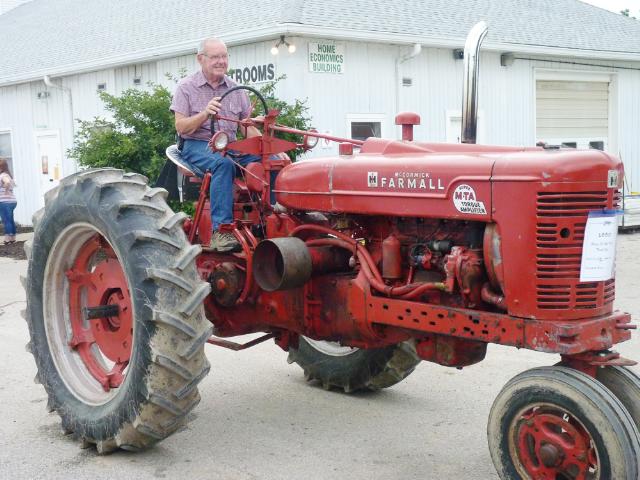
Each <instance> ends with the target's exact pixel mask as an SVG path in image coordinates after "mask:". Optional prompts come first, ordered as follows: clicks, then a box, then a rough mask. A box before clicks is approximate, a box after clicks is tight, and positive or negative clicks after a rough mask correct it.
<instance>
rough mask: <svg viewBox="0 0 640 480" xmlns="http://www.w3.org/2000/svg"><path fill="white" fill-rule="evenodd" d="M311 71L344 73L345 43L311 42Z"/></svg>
mask: <svg viewBox="0 0 640 480" xmlns="http://www.w3.org/2000/svg"><path fill="white" fill-rule="evenodd" d="M309 71H310V72H311V73H344V45H340V44H334V43H309Z"/></svg>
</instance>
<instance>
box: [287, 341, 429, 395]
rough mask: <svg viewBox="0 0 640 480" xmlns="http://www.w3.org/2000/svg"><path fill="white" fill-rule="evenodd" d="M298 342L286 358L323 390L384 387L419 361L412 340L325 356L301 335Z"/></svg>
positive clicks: (406, 372)
mask: <svg viewBox="0 0 640 480" xmlns="http://www.w3.org/2000/svg"><path fill="white" fill-rule="evenodd" d="M299 342H300V344H299V348H293V347H290V348H289V357H288V360H287V361H288V362H289V363H297V364H298V365H299V366H300V367H301V368H302V370H303V371H304V377H305V380H307V381H308V382H311V381H313V380H317V381H319V382H320V384H321V385H322V387H323V388H324V389H325V390H330V389H332V388H334V387H335V388H338V389H342V390H343V391H344V392H345V393H352V392H357V391H362V390H369V391H376V390H381V389H383V388H388V387H391V386H393V385H395V384H396V383H398V382H401V381H402V380H404V379H405V378H406V377H407V376H408V375H409V374H411V373H412V372H413V371H414V370H415V368H416V366H417V365H418V364H419V363H420V361H421V360H420V357H418V354H417V353H416V347H415V342H414V341H413V340H407V341H405V342H401V343H398V344H397V345H391V346H389V347H386V348H381V349H371V350H358V351H356V352H354V354H352V355H353V357H352V355H347V356H344V357H341V356H331V355H327V354H325V353H323V352H320V351H318V350H316V349H315V348H314V347H312V346H311V344H309V343H308V342H307V341H306V340H305V339H304V337H300V340H299ZM349 357H352V358H349Z"/></svg>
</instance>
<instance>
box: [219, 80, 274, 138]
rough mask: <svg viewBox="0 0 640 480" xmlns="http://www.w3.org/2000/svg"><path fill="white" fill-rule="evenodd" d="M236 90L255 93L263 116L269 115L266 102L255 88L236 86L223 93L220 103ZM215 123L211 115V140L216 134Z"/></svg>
mask: <svg viewBox="0 0 640 480" xmlns="http://www.w3.org/2000/svg"><path fill="white" fill-rule="evenodd" d="M236 90H249V91H250V92H253V93H255V95H256V97H258V99H260V101H261V102H262V108H264V114H265V115H266V114H267V113H269V111H268V109H267V102H266V101H265V99H264V97H263V96H262V94H261V93H260V92H259V91H258V90H256V89H255V88H253V87H248V86H246V85H238V86H236V87H233V88H230V89H229V90H227V91H226V92H224V94H223V95H222V96H221V97H220V103H222V100H224V99H225V97H226V96H227V95H229V94H230V93H231V92H234V91H236ZM215 123H216V116H215V115H213V116H212V117H211V137H212V138H213V135H214V134H215V133H216V126H215Z"/></svg>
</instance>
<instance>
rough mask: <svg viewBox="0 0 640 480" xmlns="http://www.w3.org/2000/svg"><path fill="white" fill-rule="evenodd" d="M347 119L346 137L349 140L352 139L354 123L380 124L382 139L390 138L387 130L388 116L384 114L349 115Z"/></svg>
mask: <svg viewBox="0 0 640 480" xmlns="http://www.w3.org/2000/svg"><path fill="white" fill-rule="evenodd" d="M345 118H346V120H347V125H346V129H347V130H346V131H347V135H346V136H347V137H348V138H351V124H352V123H354V122H371V123H375V122H377V123H380V137H381V138H388V135H387V128H386V119H387V116H386V115H385V114H384V113H348V114H347V115H346V117H345Z"/></svg>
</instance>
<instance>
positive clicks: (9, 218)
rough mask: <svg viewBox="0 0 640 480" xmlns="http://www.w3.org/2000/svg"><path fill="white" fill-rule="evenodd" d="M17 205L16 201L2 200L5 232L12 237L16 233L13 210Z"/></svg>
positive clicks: (0, 206)
mask: <svg viewBox="0 0 640 480" xmlns="http://www.w3.org/2000/svg"><path fill="white" fill-rule="evenodd" d="M16 205H17V203H16V202H0V219H2V225H4V234H5V235H7V236H11V237H13V236H15V234H16V224H15V222H14V221H13V211H14V210H15V208H16Z"/></svg>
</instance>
